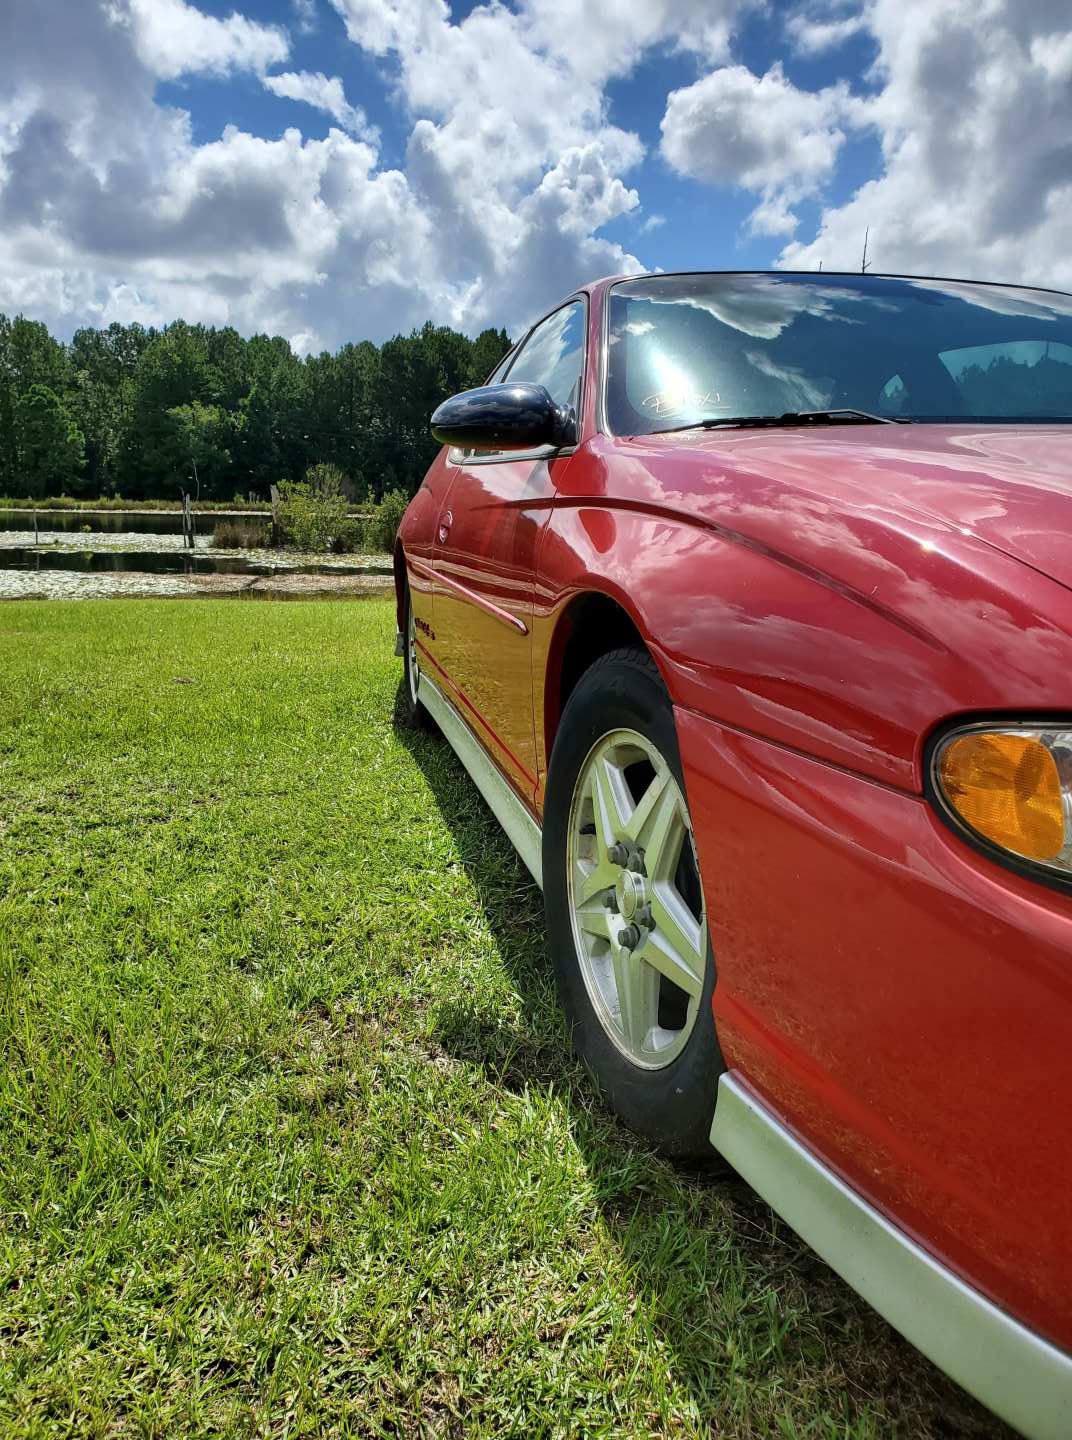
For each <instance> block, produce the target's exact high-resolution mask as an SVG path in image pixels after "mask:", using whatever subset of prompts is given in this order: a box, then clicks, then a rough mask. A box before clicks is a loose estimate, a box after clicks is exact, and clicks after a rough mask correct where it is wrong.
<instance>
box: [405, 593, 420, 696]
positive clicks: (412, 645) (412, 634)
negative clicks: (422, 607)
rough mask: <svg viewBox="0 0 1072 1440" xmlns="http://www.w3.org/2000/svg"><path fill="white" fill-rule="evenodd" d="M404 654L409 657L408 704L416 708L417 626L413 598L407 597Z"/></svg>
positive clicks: (418, 680) (407, 677)
mask: <svg viewBox="0 0 1072 1440" xmlns="http://www.w3.org/2000/svg"><path fill="white" fill-rule="evenodd" d="M406 654H407V656H408V657H409V664H408V665H407V666H406V684H407V685H408V686H409V703H410V704H411V705H412V706H413V707H414V708H416V706H417V688H418V685H419V684H420V675H419V672H418V670H417V626H416V624H415V623H414V619H413V597H412V595H411V596H410V597H409V603H408V605H407V606H406Z"/></svg>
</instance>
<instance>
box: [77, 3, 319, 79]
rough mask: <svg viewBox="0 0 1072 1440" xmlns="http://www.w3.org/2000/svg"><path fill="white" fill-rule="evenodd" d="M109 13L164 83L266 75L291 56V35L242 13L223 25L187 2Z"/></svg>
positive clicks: (129, 6) (124, 6)
mask: <svg viewBox="0 0 1072 1440" xmlns="http://www.w3.org/2000/svg"><path fill="white" fill-rule="evenodd" d="M83 3H85V4H87V5H89V4H91V3H92V0H83ZM105 10H106V12H107V14H108V16H109V18H110V19H111V20H112V22H113V24H116V25H120V26H124V27H126V28H128V29H129V30H130V33H131V36H132V38H133V41H134V48H135V50H136V51H137V54H138V57H139V59H141V60H142V62H143V63H144V64H145V65H146V66H148V68H149V69H150V70H151V71H152V72H153V74H154V75H158V76H159V77H160V78H161V79H162V80H174V79H176V78H177V77H178V76H180V75H187V74H191V73H195V72H199V73H202V74H205V73H207V74H213V75H228V74H230V73H231V72H232V71H234V70H254V71H257V72H261V71H264V70H266V69H267V68H268V66H269V65H278V64H280V63H281V62H282V61H284V60H286V58H287V56H288V55H289V54H290V42H289V40H288V39H287V34H286V31H284V30H281V29H280V28H279V27H278V26H276V25H261V24H258V23H257V22H256V21H253V20H249V19H247V18H246V17H245V16H244V15H239V14H237V13H232V14H230V15H229V16H228V17H227V19H226V20H219V19H217V18H216V17H215V16H214V15H205V14H203V13H202V12H201V11H200V10H198V9H197V8H196V7H195V6H193V5H189V4H187V3H186V0H107V3H106V5H105Z"/></svg>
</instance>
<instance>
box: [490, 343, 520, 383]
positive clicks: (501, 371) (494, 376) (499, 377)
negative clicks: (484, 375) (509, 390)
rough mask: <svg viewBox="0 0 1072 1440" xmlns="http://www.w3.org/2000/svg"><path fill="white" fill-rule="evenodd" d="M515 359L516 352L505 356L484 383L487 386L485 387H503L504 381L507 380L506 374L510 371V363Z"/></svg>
mask: <svg viewBox="0 0 1072 1440" xmlns="http://www.w3.org/2000/svg"><path fill="white" fill-rule="evenodd" d="M513 358H514V352H513V351H512V350H511V351H510V353H509V354H508V355H504V356H503V358H502V359H501V360H500V361H499V363H498V365H496V367H495V369H494V370H493V371H492V373H491V375H490V376H489V377H488V379H487V380H485V381H484V384H485V385H501V384H502V382H503V380H504V379H505V378H506V372H507V370H508V368H509V366H510V362H511V360H513Z"/></svg>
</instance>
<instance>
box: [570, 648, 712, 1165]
mask: <svg viewBox="0 0 1072 1440" xmlns="http://www.w3.org/2000/svg"><path fill="white" fill-rule="evenodd" d="M617 729H631V730H635V731H637V732H639V733H640V734H641V735H642V736H644V737H645V738H646V739H647V740H649V741H650V742H651V743H652V744H654V745H655V746H657V747H658V749H659V751H660V752H661V754H662V755H663V757H664V758H665V760H666V761H667V763H668V764H669V766H670V768H671V770H672V772H673V774H674V775H675V777H676V779H677V782H678V785H679V787H680V789H681V792H682V795H684V793H685V785H684V777H683V775H682V770H681V757H680V753H679V750H678V742H677V730H676V727H675V724H674V712H673V708H672V706H671V703H670V698H669V696H668V695H667V693H666V689H665V687H664V685H663V683H662V680H661V678H660V675H659V672H658V669H657V668H656V666H655V664H654V663H653V661H652V660H651V657H650V656H649V655H648V654H647V652H646V651H644V650H640V649H621V650H614V651H612V652H611V653H609V654H607V655H604V656H602V657H601V658H600V659H599V660H597V661H596V662H595V663H594V664H593V665H592V666H591V668H590V669H589V670H588V671H587V672H586V673H585V674H584V676H582V678H581V680H580V681H579V683H578V685H577V687H576V689H575V690H574V692H573V694H572V695H571V696H570V698H569V702H568V704H567V705H566V709H565V712H564V714H563V716H562V720H561V723H560V725H559V729H558V735H557V737H556V739H555V744H554V749H553V752H552V756H551V763H550V768H549V774H548V785H547V791H546V797H545V807H544V826H543V877H544V902H545V906H546V911H547V934H548V942H549V947H550V954H551V961H552V964H553V965H554V968H555V973H556V976H557V980H558V990H559V995H560V998H561V1002H562V1006H563V1008H564V1010H565V1012H566V1017H567V1019H568V1021H569V1024H570V1027H571V1030H572V1036H573V1048H574V1050H575V1052H576V1054H577V1055H578V1057H579V1058H580V1059H581V1061H582V1062H583V1063H584V1064H585V1066H586V1067H587V1068H588V1070H589V1071H590V1072H591V1074H592V1075H593V1077H594V1079H595V1081H596V1084H597V1085H598V1087H599V1090H600V1092H601V1093H602V1095H603V1096H604V1098H605V1099H606V1101H607V1102H608V1104H609V1105H610V1106H611V1108H612V1109H613V1110H615V1111H616V1112H617V1114H618V1115H619V1116H620V1117H621V1119H622V1120H623V1121H624V1122H625V1123H626V1125H628V1126H629V1128H630V1129H631V1130H634V1131H636V1133H637V1134H639V1135H642V1136H643V1137H644V1138H645V1139H647V1140H649V1141H651V1142H653V1143H654V1144H655V1145H656V1146H657V1147H658V1148H659V1149H660V1150H662V1151H664V1152H665V1153H667V1154H669V1155H674V1156H682V1157H685V1156H690V1157H704V1158H711V1157H713V1156H714V1154H715V1152H714V1151H713V1150H712V1148H711V1140H710V1133H711V1121H712V1118H713V1116H714V1107H715V1098H716V1092H717V1087H718V1077H719V1075H720V1074H721V1073H722V1072H723V1070H724V1069H725V1068H726V1067H725V1062H724V1061H723V1058H722V1053H721V1051H720V1049H719V1045H718V1038H717V1036H716V1034H715V1026H714V1020H713V1018H712V1013H711V997H712V994H713V992H714V986H715V962H714V954H713V951H712V947H711V939H710V933H708V936H707V968H706V974H705V981H704V988H703V992H702V995H701V996H700V998H699V1000H698V1002H697V1014H696V1020H695V1022H694V1024H693V1028H692V1031H691V1033H690V1035H689V1037H688V1040H687V1041H686V1043H685V1047H684V1049H683V1050H682V1051H681V1052H680V1054H679V1055H678V1056H677V1057H676V1058H675V1059H673V1060H671V1061H670V1063H669V1064H667V1065H665V1066H664V1067H663V1068H662V1069H656V1070H652V1069H645V1068H642V1067H641V1066H639V1065H637V1064H635V1063H633V1062H632V1061H631V1060H630V1059H629V1058H628V1057H627V1056H626V1055H624V1054H623V1053H622V1051H621V1050H620V1049H619V1047H618V1046H617V1045H616V1044H615V1043H614V1041H613V1040H612V1039H611V1037H610V1036H609V1035H608V1033H607V1031H606V1029H605V1028H604V1025H603V1022H602V1021H601V1020H600V1018H599V1016H598V1014H597V1012H596V1009H595V1007H594V1005H593V1002H592V998H591V996H590V994H589V991H588V987H587V985H586V984H585V980H584V976H583V974H582V971H581V966H580V962H579V959H578V955H577V947H576V943H575V941H574V934H573V924H572V920H571V916H570V900H569V892H568V888H567V880H566V865H567V855H568V830H569V820H570V813H571V808H572V803H573V795H574V789H575V786H576V784H577V781H578V779H579V777H580V774H581V770H582V768H583V766H584V763H585V760H586V759H587V757H588V755H589V754H590V753H591V751H592V748H593V746H595V745H596V743H597V742H598V741H599V740H600V739H601V737H603V736H604V735H607V734H608V733H609V732H611V731H613V730H617Z"/></svg>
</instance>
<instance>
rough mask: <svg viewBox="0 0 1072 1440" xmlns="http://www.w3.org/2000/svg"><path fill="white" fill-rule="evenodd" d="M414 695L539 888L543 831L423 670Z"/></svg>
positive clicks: (541, 885) (541, 873) (541, 886)
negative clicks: (481, 796)
mask: <svg viewBox="0 0 1072 1440" xmlns="http://www.w3.org/2000/svg"><path fill="white" fill-rule="evenodd" d="M417 698H418V700H420V702H421V704H422V705H423V706H424V708H425V709H426V710H427V711H428V713H429V715H431V717H432V719H433V720H434V721H435V722H436V724H437V725H438V726H439V728H440V730H442V732H443V734H444V735H445V736H446V738H447V740H448V741H449V742H450V745H451V748H452V749H453V751H454V753H455V754H456V755H457V757H458V759H459V760H460V761H461V762H462V764H463V765H464V766H465V768H466V770H468V772H469V775H470V777H471V779H472V781H473V784H474V785H475V786H476V788H477V789H478V790H479V791H480V793H481V795H483V797H484V799H485V800H486V801H487V803H488V805H489V807H490V809H491V812H492V814H493V815H494V816H495V818H496V820H498V822H499V824H500V825H501V826H502V827H503V829H504V830H505V831H506V833H507V835H508V836H509V837H510V839H511V840H512V841H513V844H514V848H515V849H516V850H517V853H518V854H519V855H520V856H521V858H522V860H524V862H525V864H526V865H527V866H528V867H529V870H530V871H531V872H532V878H533V879H534V880H535V881H536V884H537V885H539V887H540V889H541V890H542V889H543V834H542V831H541V830H540V827H539V825H537V823H536V821H535V820H534V819H533V818H532V816H531V815H530V814H529V812H528V810H527V809H526V807H525V805H524V804H523V802H522V801H521V800H519V799H518V796H517V795H516V793H515V792H514V790H513V788H512V787H511V785H510V783H509V781H507V779H506V778H505V776H504V775H503V774H502V772H501V771H500V770H499V768H498V766H497V765H496V764H495V762H494V761H493V760H492V759H491V758H490V757H489V755H488V753H487V751H486V750H485V749H484V747H483V746H482V745H481V743H480V741H479V740H478V739H477V738H476V736H475V735H474V734H473V732H472V730H471V729H470V728H469V726H468V724H467V723H466V722H465V721H464V720H463V719H462V717H461V716H460V715H459V714H458V712H457V710H455V708H454V706H453V705H452V704H451V703H450V701H449V700H448V699H447V697H446V696H445V695H444V694H443V692H442V690H440V688H439V686H438V685H437V684H436V683H435V681H434V680H430V679H429V678H428V676H427V675H426V674H425V673H424V671H423V670H421V671H420V672H419V679H418V682H417Z"/></svg>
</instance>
